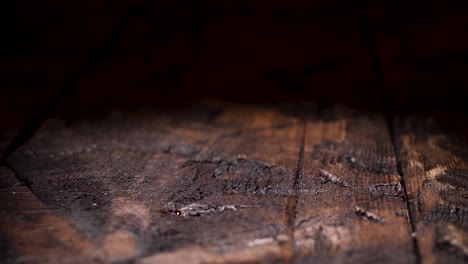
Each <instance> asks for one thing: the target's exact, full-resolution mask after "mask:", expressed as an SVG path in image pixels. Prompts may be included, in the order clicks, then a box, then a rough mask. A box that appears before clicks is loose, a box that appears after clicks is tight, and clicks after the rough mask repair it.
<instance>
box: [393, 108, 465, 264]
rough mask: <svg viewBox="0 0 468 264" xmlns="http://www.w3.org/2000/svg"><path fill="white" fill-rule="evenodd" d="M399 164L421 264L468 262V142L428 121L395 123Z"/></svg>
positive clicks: (408, 120)
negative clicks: (403, 178)
mask: <svg viewBox="0 0 468 264" xmlns="http://www.w3.org/2000/svg"><path fill="white" fill-rule="evenodd" d="M399 128H400V140H399V146H400V149H401V157H400V159H401V163H402V169H403V174H404V175H405V179H406V184H407V186H408V187H407V191H408V198H409V203H410V209H411V213H412V216H413V218H414V219H413V221H414V223H415V229H416V233H415V234H414V236H415V237H416V240H417V242H418V244H419V248H420V254H421V259H422V261H423V262H424V263H466V262H467V260H468V141H467V140H466V138H462V137H460V136H455V135H450V134H448V133H444V132H443V131H441V130H440V129H438V128H437V126H436V125H435V124H434V123H433V122H432V121H431V120H424V119H417V118H414V117H412V118H407V119H405V120H403V121H401V122H399Z"/></svg>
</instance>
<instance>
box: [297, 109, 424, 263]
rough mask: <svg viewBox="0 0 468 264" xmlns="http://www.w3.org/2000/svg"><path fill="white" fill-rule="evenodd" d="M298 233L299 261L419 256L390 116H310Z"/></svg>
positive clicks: (347, 113) (388, 259)
mask: <svg viewBox="0 0 468 264" xmlns="http://www.w3.org/2000/svg"><path fill="white" fill-rule="evenodd" d="M298 191H299V197H298V204H297V216H296V218H295V226H294V238H295V244H296V251H297V260H298V262H299V263H309V262H327V263H329V262H336V263H340V262H344V263H414V261H415V258H414V255H413V252H412V239H411V236H410V234H411V229H410V224H409V221H408V217H407V210H406V207H405V203H404V200H403V195H402V186H401V183H400V179H399V175H398V172H397V168H396V160H395V156H394V151H393V148H392V143H391V140H390V136H389V131H388V128H387V125H386V122H385V119H384V118H383V117H382V116H380V115H375V114H369V113H358V112H354V111H352V110H350V109H346V108H335V109H331V110H329V111H327V112H325V113H324V114H323V115H322V116H320V118H317V117H315V118H314V117H311V118H310V119H309V120H308V122H307V130H306V141H305V152H304V163H303V171H302V178H301V179H300V181H299V186H298Z"/></svg>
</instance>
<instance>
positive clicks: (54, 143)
mask: <svg viewBox="0 0 468 264" xmlns="http://www.w3.org/2000/svg"><path fill="white" fill-rule="evenodd" d="M399 128H400V129H399V130H400V132H401V134H400V137H399V140H398V143H399V145H398V146H400V152H399V153H401V157H399V160H400V162H401V165H402V168H403V175H404V176H405V177H406V184H407V190H408V197H409V199H410V200H409V204H410V205H411V216H413V218H414V220H415V223H416V231H417V233H416V239H417V240H416V242H417V245H419V251H418V250H417V248H415V247H414V244H413V243H414V241H413V239H412V229H411V226H410V218H409V215H408V210H407V208H406V204H405V200H404V197H405V195H404V186H403V185H402V184H403V181H402V179H400V177H399V175H398V170H397V162H396V158H395V152H394V149H393V145H392V142H391V139H390V138H391V137H390V134H389V130H388V126H387V123H386V122H385V120H384V118H383V117H382V116H380V115H377V114H370V113H364V112H357V111H354V110H352V109H348V108H344V107H333V108H330V109H327V110H325V111H322V112H321V113H319V112H317V110H316V109H315V108H314V107H312V106H298V105H296V106H294V107H291V106H285V105H283V106H274V107H271V106H263V107H261V106H251V107H246V106H242V107H241V106H236V105H226V104H224V103H210V104H199V105H195V106H192V107H191V108H188V109H184V110H180V109H179V110H166V111H161V110H158V111H153V110H151V111H150V110H147V111H139V112H134V113H125V112H115V113H111V114H109V115H106V116H102V117H96V118H94V119H86V120H82V121H75V122H72V123H69V124H68V123H66V122H63V121H59V120H48V121H47V122H46V123H45V124H44V125H43V127H42V128H41V129H40V130H39V131H38V132H37V133H36V134H35V135H34V137H33V138H32V139H31V140H30V141H29V142H28V143H27V144H26V145H24V146H23V147H22V148H20V149H19V150H18V151H17V152H15V154H14V155H13V156H12V157H10V159H9V160H8V162H9V164H10V165H11V167H12V169H13V170H14V171H13V170H10V169H8V168H6V167H2V168H1V169H0V176H1V177H0V180H1V181H0V183H1V187H2V189H1V193H0V195H1V196H0V199H1V201H2V203H1V204H0V235H1V239H0V249H1V255H0V257H1V258H2V260H6V261H7V262H14V261H17V262H18V261H19V262H26V263H38V262H39V263H48V262H64V261H65V262H69V263H74V262H78V263H82V262H91V263H92V262H103V261H104V262H121V261H131V262H134V263H179V262H184V263H250V262H255V263H256V262H262V263H271V262H279V263H310V262H335V263H339V262H343V263H357V262H379V263H417V262H418V255H419V254H420V255H421V256H422V260H423V261H422V263H441V262H457V261H458V262H460V263H462V262H463V261H466V249H467V242H466V237H467V231H466V230H467V226H466V218H467V217H466V211H467V209H466V208H467V202H466V196H467V195H466V188H465V187H466V186H465V185H466V184H465V181H466V179H465V178H466V170H467V161H466V160H467V158H468V157H467V156H468V155H467V153H466V145H467V144H466V143H467V142H466V140H465V141H463V140H458V139H457V137H453V136H451V135H448V134H444V133H442V132H440V131H439V130H436V129H434V128H433V124H431V123H424V122H421V121H418V120H417V119H407V120H405V121H404V122H400V123H399ZM3 145H5V144H3ZM3 145H2V146H3ZM2 148H4V147H2ZM14 172H16V173H17V176H18V177H20V178H22V179H28V181H29V182H31V183H32V185H31V186H30V187H29V188H27V187H25V186H22V185H21V184H19V183H18V180H17V178H15V177H14V176H15V175H14Z"/></svg>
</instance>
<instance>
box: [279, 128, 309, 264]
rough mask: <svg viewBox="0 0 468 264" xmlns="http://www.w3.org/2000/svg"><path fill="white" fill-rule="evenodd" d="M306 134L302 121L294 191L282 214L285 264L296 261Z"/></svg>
mask: <svg viewBox="0 0 468 264" xmlns="http://www.w3.org/2000/svg"><path fill="white" fill-rule="evenodd" d="M306 133H307V120H305V119H304V120H303V127H302V138H301V147H300V149H299V161H298V165H297V171H296V174H295V175H294V181H293V186H292V189H293V190H294V195H293V196H290V197H288V199H287V201H286V208H285V210H284V213H283V223H284V225H285V226H286V227H287V228H288V237H289V239H288V243H286V245H285V247H284V248H283V249H284V251H286V252H285V253H286V254H283V256H284V261H285V262H286V263H294V262H295V259H296V252H295V251H296V241H295V238H294V225H295V221H296V208H297V203H298V201H299V197H300V192H299V188H300V182H301V178H302V167H303V163H304V152H305V141H306Z"/></svg>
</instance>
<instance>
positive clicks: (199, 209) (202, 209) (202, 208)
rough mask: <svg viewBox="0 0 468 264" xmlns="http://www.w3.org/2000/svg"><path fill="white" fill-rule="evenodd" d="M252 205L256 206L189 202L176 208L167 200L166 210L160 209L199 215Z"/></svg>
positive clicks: (185, 214)
mask: <svg viewBox="0 0 468 264" xmlns="http://www.w3.org/2000/svg"><path fill="white" fill-rule="evenodd" d="M254 207H256V206H251V205H232V204H225V205H220V206H213V205H208V204H200V203H191V204H189V205H186V206H183V207H179V208H177V207H176V206H175V204H174V203H173V202H169V203H168V204H167V205H166V210H161V211H162V212H171V213H174V214H175V215H180V216H201V215H207V214H215V213H222V212H225V211H227V210H232V211H237V210H238V209H245V208H254Z"/></svg>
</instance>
